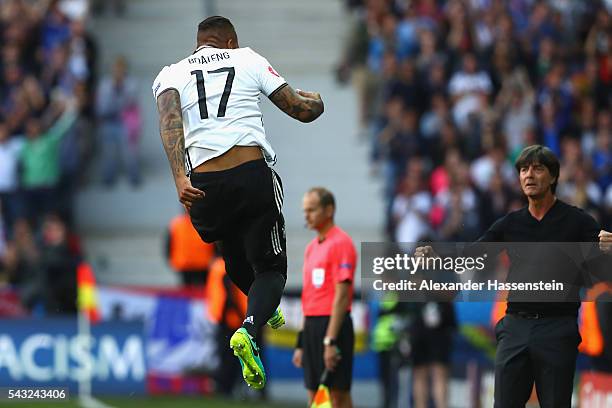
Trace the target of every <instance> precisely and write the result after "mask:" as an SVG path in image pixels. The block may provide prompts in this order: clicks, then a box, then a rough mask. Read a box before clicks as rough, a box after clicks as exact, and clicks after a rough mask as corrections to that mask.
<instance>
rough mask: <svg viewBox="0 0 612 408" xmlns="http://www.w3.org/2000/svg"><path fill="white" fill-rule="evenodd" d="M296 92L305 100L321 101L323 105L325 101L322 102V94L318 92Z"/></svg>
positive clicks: (297, 90) (299, 90)
mask: <svg viewBox="0 0 612 408" xmlns="http://www.w3.org/2000/svg"><path fill="white" fill-rule="evenodd" d="M295 92H296V93H297V94H298V95H300V96H303V97H304V98H308V99H312V100H315V101H321V103H323V100H321V94H320V93H318V92H308V91H302V90H301V89H296V90H295Z"/></svg>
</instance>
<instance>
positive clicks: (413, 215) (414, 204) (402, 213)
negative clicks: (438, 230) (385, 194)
mask: <svg viewBox="0 0 612 408" xmlns="http://www.w3.org/2000/svg"><path fill="white" fill-rule="evenodd" d="M431 202H432V199H431V194H430V193H429V191H427V190H426V189H425V188H424V183H423V180H422V176H420V175H418V174H416V175H415V174H410V173H407V174H406V176H405V177H404V179H403V181H402V188H401V190H400V193H399V194H398V195H397V196H396V197H395V198H394V200H393V207H392V216H393V227H394V228H393V230H394V231H395V235H394V239H395V241H396V242H418V241H420V240H421V239H423V237H425V236H426V235H430V234H431V228H430V225H429V210H430V208H431Z"/></svg>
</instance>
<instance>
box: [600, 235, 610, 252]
mask: <svg viewBox="0 0 612 408" xmlns="http://www.w3.org/2000/svg"><path fill="white" fill-rule="evenodd" d="M599 249H601V250H602V251H603V252H605V253H607V254H609V253H611V252H612V232H608V231H604V230H601V231H599Z"/></svg>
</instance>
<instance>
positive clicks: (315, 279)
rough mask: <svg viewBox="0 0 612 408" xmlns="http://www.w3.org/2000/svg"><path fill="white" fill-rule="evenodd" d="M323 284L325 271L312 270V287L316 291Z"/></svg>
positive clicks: (319, 269)
mask: <svg viewBox="0 0 612 408" xmlns="http://www.w3.org/2000/svg"><path fill="white" fill-rule="evenodd" d="M324 282H325V269H323V268H314V269H313V270H312V285H313V286H314V287H315V288H317V289H318V288H320V287H321V286H323V283H324Z"/></svg>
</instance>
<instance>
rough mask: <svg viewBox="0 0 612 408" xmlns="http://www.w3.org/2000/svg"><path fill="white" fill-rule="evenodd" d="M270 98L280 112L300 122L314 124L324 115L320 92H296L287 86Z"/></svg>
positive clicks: (273, 93)
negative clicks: (314, 121) (313, 122)
mask: <svg viewBox="0 0 612 408" xmlns="http://www.w3.org/2000/svg"><path fill="white" fill-rule="evenodd" d="M269 98H270V100H271V101H272V102H273V103H274V104H275V105H276V106H277V107H278V108H279V109H280V110H282V111H283V112H285V113H286V114H287V115H289V116H291V117H292V118H294V119H297V120H299V121H300V122H304V123H308V122H312V121H313V120H315V119H316V118H318V117H319V116H321V114H322V113H323V101H322V100H321V95H319V93H318V92H305V91H300V90H299V89H298V90H295V91H294V90H293V88H291V87H290V86H289V85H288V84H285V85H283V86H282V87H280V88H279V89H277V90H276V91H274V92H272V94H270V96H269Z"/></svg>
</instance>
